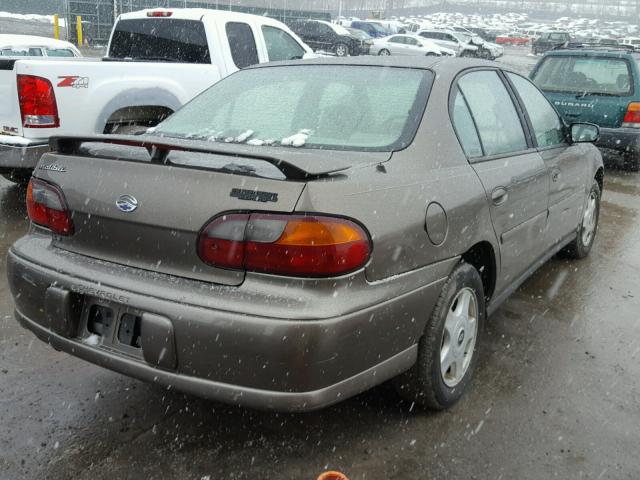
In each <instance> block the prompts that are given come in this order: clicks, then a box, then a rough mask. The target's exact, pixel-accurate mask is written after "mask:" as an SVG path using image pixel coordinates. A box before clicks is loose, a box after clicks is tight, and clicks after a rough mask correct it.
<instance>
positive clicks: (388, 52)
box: [378, 48, 391, 57]
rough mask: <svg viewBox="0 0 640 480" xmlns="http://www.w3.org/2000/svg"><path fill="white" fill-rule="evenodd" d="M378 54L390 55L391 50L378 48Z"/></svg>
mask: <svg viewBox="0 0 640 480" xmlns="http://www.w3.org/2000/svg"><path fill="white" fill-rule="evenodd" d="M378 55H382V56H385V57H388V56H389V55H391V52H390V51H389V50H387V49H386V48H383V49H382V50H380V51H379V52H378Z"/></svg>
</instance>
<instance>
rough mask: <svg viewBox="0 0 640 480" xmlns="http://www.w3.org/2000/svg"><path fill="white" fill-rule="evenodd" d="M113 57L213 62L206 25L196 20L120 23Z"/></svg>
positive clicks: (130, 21) (113, 44)
mask: <svg viewBox="0 0 640 480" xmlns="http://www.w3.org/2000/svg"><path fill="white" fill-rule="evenodd" d="M109 57H110V58H131V59H134V60H153V61H167V62H180V63H211V57H210V55H209V46H208V43H207V35H206V34H205V31H204V25H203V24H202V22H200V21H195V20H179V19H171V18H146V19H135V20H120V21H119V22H118V23H117V24H116V26H115V30H114V32H113V36H112V38H111V44H110V46H109Z"/></svg>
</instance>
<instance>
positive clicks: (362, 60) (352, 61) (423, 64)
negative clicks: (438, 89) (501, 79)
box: [245, 55, 518, 75]
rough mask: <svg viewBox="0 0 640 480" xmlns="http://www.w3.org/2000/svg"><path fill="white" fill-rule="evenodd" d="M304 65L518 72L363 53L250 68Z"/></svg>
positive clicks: (464, 61)
mask: <svg viewBox="0 0 640 480" xmlns="http://www.w3.org/2000/svg"><path fill="white" fill-rule="evenodd" d="M304 65H346V66H361V67H396V68H417V69H423V70H433V71H434V72H436V73H443V74H448V75H452V74H453V75H455V74H456V73H457V72H460V71H462V70H466V69H470V68H474V67H490V68H498V69H500V70H504V71H506V72H513V73H518V72H517V70H514V69H512V68H510V67H508V66H507V65H505V64H502V63H496V62H491V61H487V60H480V59H475V58H459V57H455V58H452V57H446V58H443V57H427V56H409V55H407V56H400V55H396V56H393V55H391V56H377V55H363V56H355V57H318V58H312V59H305V60H288V61H282V62H270V63H262V64H256V65H252V66H250V67H247V68H246V69H245V70H249V69H259V68H271V67H281V66H290V67H296V66H304Z"/></svg>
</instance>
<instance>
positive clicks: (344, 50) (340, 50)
mask: <svg viewBox="0 0 640 480" xmlns="http://www.w3.org/2000/svg"><path fill="white" fill-rule="evenodd" d="M333 51H334V52H335V54H336V55H337V56H338V57H346V56H347V55H349V47H348V46H347V45H345V44H344V43H338V44H337V45H336V46H335V47H334V49H333Z"/></svg>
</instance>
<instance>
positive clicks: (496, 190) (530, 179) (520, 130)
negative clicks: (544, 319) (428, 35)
mask: <svg viewBox="0 0 640 480" xmlns="http://www.w3.org/2000/svg"><path fill="white" fill-rule="evenodd" d="M456 83H457V88H456V89H455V91H454V92H453V99H452V120H453V123H454V126H455V128H456V132H457V134H458V138H459V139H460V142H461V144H462V145H463V148H464V150H465V153H466V154H467V157H468V158H469V161H470V163H471V165H472V166H473V168H474V170H475V171H476V173H477V174H478V177H479V178H480V180H481V182H482V184H483V186H484V188H485V191H486V194H487V200H488V202H489V204H490V209H491V220H492V223H493V228H494V230H495V232H496V235H497V237H498V239H499V243H500V257H501V275H500V276H499V277H498V278H499V280H498V282H499V283H498V285H497V286H496V288H497V289H503V288H504V287H506V286H507V285H509V284H511V283H513V282H515V281H517V280H519V279H520V278H521V276H522V275H523V274H524V273H525V272H526V271H527V270H528V268H529V267H530V266H531V265H532V264H533V263H535V261H536V260H537V259H538V258H539V257H540V256H541V255H542V254H543V252H545V251H546V248H545V244H544V239H543V237H544V231H545V227H546V223H547V203H548V192H549V183H548V182H549V179H548V173H547V168H546V166H545V164H544V162H543V161H542V158H541V157H540V155H539V154H538V152H537V151H536V150H535V148H533V146H532V144H531V140H530V138H529V134H528V129H527V128H526V122H525V120H524V117H523V114H522V112H521V111H520V110H519V109H518V108H517V105H516V103H515V102H514V101H513V98H512V96H511V94H510V92H509V90H508V89H507V87H506V84H505V81H504V77H503V76H502V74H501V73H499V72H498V71H497V70H474V71H471V72H469V73H464V74H463V75H462V76H461V77H459V78H458V80H457V82H456Z"/></svg>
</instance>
